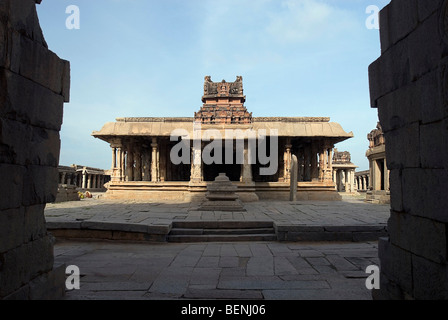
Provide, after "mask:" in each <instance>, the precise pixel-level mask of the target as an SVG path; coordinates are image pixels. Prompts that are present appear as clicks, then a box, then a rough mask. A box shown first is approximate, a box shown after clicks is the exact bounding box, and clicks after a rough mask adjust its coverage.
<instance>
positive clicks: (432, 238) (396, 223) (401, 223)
mask: <svg viewBox="0 0 448 320" xmlns="http://www.w3.org/2000/svg"><path fill="white" fill-rule="evenodd" d="M388 230H389V233H390V241H391V243H392V244H394V245H396V246H398V247H401V248H403V249H404V250H407V251H409V252H413V253H415V254H417V255H419V256H422V257H425V258H426V259H429V260H432V261H434V262H436V263H442V262H443V261H446V259H447V246H446V238H447V234H446V224H444V223H440V222H436V221H434V220H430V219H427V218H421V217H417V216H413V215H409V214H404V213H396V212H392V213H391V216H390V219H389V223H388Z"/></svg>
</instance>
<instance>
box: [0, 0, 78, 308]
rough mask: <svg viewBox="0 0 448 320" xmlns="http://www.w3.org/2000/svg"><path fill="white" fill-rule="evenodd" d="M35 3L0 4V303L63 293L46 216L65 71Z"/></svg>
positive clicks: (13, 0) (52, 192)
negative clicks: (48, 41) (48, 37)
mask: <svg viewBox="0 0 448 320" xmlns="http://www.w3.org/2000/svg"><path fill="white" fill-rule="evenodd" d="M36 3H40V0H2V1H1V2H0V37H1V41H0V177H1V179H0V193H1V196H0V299H44V298H45V299H47V298H59V297H61V296H62V295H63V294H64V290H65V268H64V266H59V267H56V266H54V258H53V242H54V241H53V237H52V236H51V235H50V234H49V233H48V232H47V229H46V226H45V218H44V208H45V204H46V203H47V202H52V201H54V199H55V196H56V191H57V186H58V169H57V166H58V161H59V148H60V140H59V131H60V129H61V124H62V113H63V104H64V102H68V101H69V88H70V66H69V62H68V61H64V60H61V59H59V58H58V57H57V56H56V55H55V54H54V53H53V52H51V51H50V50H48V46H47V44H46V42H45V40H44V37H43V34H42V31H41V29H40V26H39V21H38V18H37V13H36V7H35V6H36Z"/></svg>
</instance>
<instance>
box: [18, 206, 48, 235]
mask: <svg viewBox="0 0 448 320" xmlns="http://www.w3.org/2000/svg"><path fill="white" fill-rule="evenodd" d="M44 209H45V205H44V204H38V205H34V206H29V207H25V218H24V225H23V226H24V240H25V242H29V241H34V240H37V239H40V238H42V237H44V236H45V235H46V233H47V228H46V225H45V216H44Z"/></svg>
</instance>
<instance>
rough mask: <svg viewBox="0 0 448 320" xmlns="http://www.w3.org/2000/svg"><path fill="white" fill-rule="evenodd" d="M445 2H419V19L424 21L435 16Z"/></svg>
mask: <svg viewBox="0 0 448 320" xmlns="http://www.w3.org/2000/svg"><path fill="white" fill-rule="evenodd" d="M442 3H443V0H431V1H428V0H418V1H417V5H418V19H419V21H423V20H425V19H426V18H428V17H429V16H430V15H431V14H433V13H434V12H435V11H436V10H437V9H439V8H440V6H441V5H442Z"/></svg>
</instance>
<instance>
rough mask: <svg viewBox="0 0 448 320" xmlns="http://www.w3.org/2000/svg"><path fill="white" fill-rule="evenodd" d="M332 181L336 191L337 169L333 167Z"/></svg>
mask: <svg viewBox="0 0 448 320" xmlns="http://www.w3.org/2000/svg"><path fill="white" fill-rule="evenodd" d="M333 182H334V188H335V189H336V191H339V190H338V170H337V169H333Z"/></svg>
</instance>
